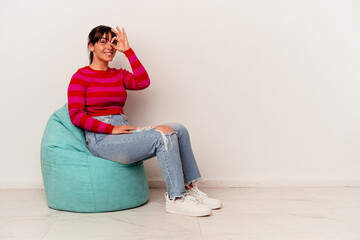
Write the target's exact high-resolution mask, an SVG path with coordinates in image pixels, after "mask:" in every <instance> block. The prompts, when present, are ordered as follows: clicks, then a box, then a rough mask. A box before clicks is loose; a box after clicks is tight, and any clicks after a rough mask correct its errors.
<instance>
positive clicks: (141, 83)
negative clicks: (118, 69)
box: [122, 48, 150, 90]
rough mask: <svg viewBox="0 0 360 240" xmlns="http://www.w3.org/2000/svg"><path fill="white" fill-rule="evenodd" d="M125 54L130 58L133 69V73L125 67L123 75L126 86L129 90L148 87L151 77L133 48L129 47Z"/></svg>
mask: <svg viewBox="0 0 360 240" xmlns="http://www.w3.org/2000/svg"><path fill="white" fill-rule="evenodd" d="M124 54H125V56H126V57H127V58H128V60H129V62H130V65H131V68H132V70H133V73H131V72H129V71H126V70H124V69H123V75H122V76H123V79H124V86H125V88H126V89H129V90H141V89H144V88H147V87H148V86H149V85H150V78H149V76H148V74H147V72H146V70H145V68H144V66H143V65H142V64H141V62H140V61H139V59H138V58H137V57H136V55H135V53H134V51H133V50H132V48H129V49H128V50H127V51H125V52H124Z"/></svg>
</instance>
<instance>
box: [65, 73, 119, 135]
mask: <svg viewBox="0 0 360 240" xmlns="http://www.w3.org/2000/svg"><path fill="white" fill-rule="evenodd" d="M80 78H81V76H80V74H79V73H78V72H77V73H75V74H74V75H73V77H72V78H71V81H70V84H69V87H68V92H67V96H68V110H69V116H70V119H71V122H72V123H73V124H74V125H75V126H77V127H80V128H83V129H86V130H88V131H92V132H98V133H107V134H111V133H112V131H113V129H114V127H115V126H114V125H111V124H107V123H104V122H101V121H99V120H97V119H95V118H93V117H91V116H89V115H88V114H86V113H85V91H86V81H85V80H82V79H80Z"/></svg>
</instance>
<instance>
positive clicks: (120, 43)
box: [110, 26, 130, 52]
mask: <svg viewBox="0 0 360 240" xmlns="http://www.w3.org/2000/svg"><path fill="white" fill-rule="evenodd" d="M116 29H117V30H118V31H119V32H117V31H115V30H114V29H112V28H111V31H113V32H114V33H115V34H116V37H113V38H112V39H111V41H110V44H111V46H112V47H113V48H114V49H116V50H118V51H120V52H125V51H126V50H128V49H129V48H130V45H129V42H128V40H127V37H126V33H125V30H124V28H122V31H121V30H120V28H119V27H118V26H116ZM114 40H117V44H113V42H114Z"/></svg>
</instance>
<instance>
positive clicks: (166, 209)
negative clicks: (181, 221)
mask: <svg viewBox="0 0 360 240" xmlns="http://www.w3.org/2000/svg"><path fill="white" fill-rule="evenodd" d="M165 212H167V213H173V214H181V215H186V216H192V217H204V216H208V215H210V214H211V211H210V212H204V213H197V214H196V213H193V212H182V211H177V210H175V209H171V208H165Z"/></svg>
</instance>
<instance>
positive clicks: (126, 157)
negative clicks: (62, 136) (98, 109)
mask: <svg viewBox="0 0 360 240" xmlns="http://www.w3.org/2000/svg"><path fill="white" fill-rule="evenodd" d="M94 118H95V119H97V120H99V121H101V122H105V123H109V124H112V125H114V126H119V125H129V123H128V120H127V117H126V115H124V114H115V115H105V116H97V117H94ZM161 125H167V126H170V127H171V128H173V129H174V132H172V133H162V132H160V131H159V130H156V126H147V127H142V128H138V129H137V130H131V132H132V133H131V134H126V133H125V134H106V133H97V132H91V131H87V130H84V132H85V139H86V144H87V147H88V149H89V150H90V151H91V152H92V154H93V155H94V156H97V157H101V158H104V159H107V160H110V161H114V162H118V163H122V164H131V163H135V162H139V161H144V160H147V159H150V158H153V157H155V156H156V157H157V159H158V162H159V166H160V169H161V173H162V175H163V177H164V180H165V183H166V188H167V191H168V194H169V198H170V199H174V198H175V197H180V196H182V195H184V194H186V193H187V192H186V190H185V185H187V184H189V183H190V182H194V181H196V180H199V179H201V175H200V172H199V169H198V166H197V164H196V161H195V157H194V154H193V152H192V149H191V144H190V136H189V133H188V131H187V129H186V128H185V127H184V126H183V125H182V124H180V123H168V124H161Z"/></svg>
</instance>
